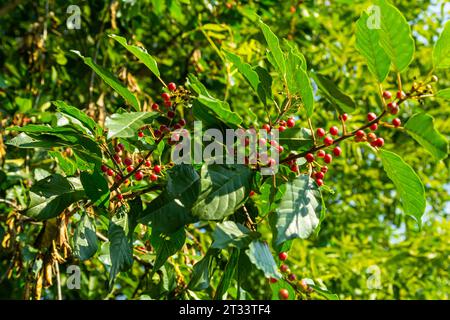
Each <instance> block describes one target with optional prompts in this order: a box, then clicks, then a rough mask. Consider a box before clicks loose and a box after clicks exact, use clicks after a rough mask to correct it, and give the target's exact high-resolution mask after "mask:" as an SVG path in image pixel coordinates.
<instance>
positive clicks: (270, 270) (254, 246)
mask: <svg viewBox="0 0 450 320" xmlns="http://www.w3.org/2000/svg"><path fill="white" fill-rule="evenodd" d="M245 253H246V254H247V256H248V258H249V259H250V261H251V262H252V263H253V264H254V265H255V266H256V268H258V269H259V270H261V271H263V272H264V276H265V277H266V278H276V279H279V278H281V273H280V272H279V271H278V268H277V265H276V263H275V259H274V258H273V255H272V253H271V252H270V249H269V246H268V245H267V243H264V242H262V241H259V240H255V241H252V242H251V243H250V245H249V248H248V249H247V250H246V251H245Z"/></svg>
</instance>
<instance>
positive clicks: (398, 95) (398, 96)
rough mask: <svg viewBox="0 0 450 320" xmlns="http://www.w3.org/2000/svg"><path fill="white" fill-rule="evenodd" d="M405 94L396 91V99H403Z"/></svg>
mask: <svg viewBox="0 0 450 320" xmlns="http://www.w3.org/2000/svg"><path fill="white" fill-rule="evenodd" d="M405 96H406V94H405V93H404V92H403V91H397V99H403V98H405Z"/></svg>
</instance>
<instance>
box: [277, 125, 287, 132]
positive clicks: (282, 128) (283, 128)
mask: <svg viewBox="0 0 450 320" xmlns="http://www.w3.org/2000/svg"><path fill="white" fill-rule="evenodd" d="M284 130H286V127H285V126H279V127H278V131H280V132H283V131H284Z"/></svg>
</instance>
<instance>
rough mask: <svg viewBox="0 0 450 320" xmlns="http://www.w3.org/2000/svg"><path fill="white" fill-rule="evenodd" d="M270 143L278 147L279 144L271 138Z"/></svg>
mask: <svg viewBox="0 0 450 320" xmlns="http://www.w3.org/2000/svg"><path fill="white" fill-rule="evenodd" d="M270 145H271V146H272V147H276V146H277V145H278V142H276V140H270Z"/></svg>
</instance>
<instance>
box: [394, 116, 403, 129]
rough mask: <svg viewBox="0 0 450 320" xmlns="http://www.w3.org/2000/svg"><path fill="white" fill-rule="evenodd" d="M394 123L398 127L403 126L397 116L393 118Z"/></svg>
mask: <svg viewBox="0 0 450 320" xmlns="http://www.w3.org/2000/svg"><path fill="white" fill-rule="evenodd" d="M392 124H393V125H394V127H396V128H398V127H400V126H401V124H402V121H401V120H400V119H399V118H395V119H393V120H392Z"/></svg>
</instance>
